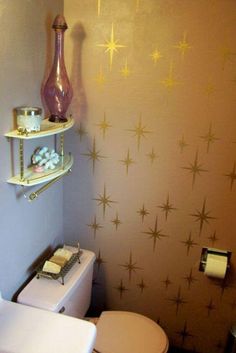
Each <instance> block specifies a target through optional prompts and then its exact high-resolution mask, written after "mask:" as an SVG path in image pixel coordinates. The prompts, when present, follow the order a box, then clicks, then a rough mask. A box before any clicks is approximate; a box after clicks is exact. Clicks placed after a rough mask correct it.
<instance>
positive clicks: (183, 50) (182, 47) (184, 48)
mask: <svg viewBox="0 0 236 353" xmlns="http://www.w3.org/2000/svg"><path fill="white" fill-rule="evenodd" d="M186 36H187V34H186V33H184V35H183V39H182V40H181V41H179V43H178V44H177V45H175V48H177V49H178V50H179V51H180V53H181V55H182V57H184V55H185V53H186V52H187V50H188V49H191V48H192V47H191V46H190V45H189V44H188V42H187V41H186Z"/></svg>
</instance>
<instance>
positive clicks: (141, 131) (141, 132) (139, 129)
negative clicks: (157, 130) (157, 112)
mask: <svg viewBox="0 0 236 353" xmlns="http://www.w3.org/2000/svg"><path fill="white" fill-rule="evenodd" d="M145 127H146V126H144V125H142V118H141V115H140V118H139V122H138V125H136V126H135V128H134V129H129V130H128V131H132V132H134V136H137V143H138V150H139V147H140V142H141V138H142V137H146V136H145V134H149V133H151V131H148V130H145Z"/></svg>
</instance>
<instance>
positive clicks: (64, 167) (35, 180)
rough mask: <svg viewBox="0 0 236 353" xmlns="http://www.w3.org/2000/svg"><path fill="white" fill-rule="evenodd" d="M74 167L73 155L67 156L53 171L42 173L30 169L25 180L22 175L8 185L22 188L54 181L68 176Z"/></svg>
mask: <svg viewBox="0 0 236 353" xmlns="http://www.w3.org/2000/svg"><path fill="white" fill-rule="evenodd" d="M72 165H73V157H72V155H71V154H68V155H65V156H64V157H63V158H61V162H60V163H59V164H58V165H57V167H56V168H55V169H53V170H47V171H45V172H42V173H35V172H33V168H32V167H29V168H27V169H25V170H24V178H23V179H21V176H20V174H18V175H16V176H13V177H12V178H10V179H8V181H7V182H8V183H10V184H15V185H22V186H33V185H38V184H41V183H44V182H46V181H50V180H53V179H55V178H57V177H59V176H62V175H63V174H67V172H68V170H70V169H71V167H72Z"/></svg>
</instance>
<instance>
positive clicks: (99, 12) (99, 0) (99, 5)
mask: <svg viewBox="0 0 236 353" xmlns="http://www.w3.org/2000/svg"><path fill="white" fill-rule="evenodd" d="M97 1H98V16H100V14H101V0H97Z"/></svg>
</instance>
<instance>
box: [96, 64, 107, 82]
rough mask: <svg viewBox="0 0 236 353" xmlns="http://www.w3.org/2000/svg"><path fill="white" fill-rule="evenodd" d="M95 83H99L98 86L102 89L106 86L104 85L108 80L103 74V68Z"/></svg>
mask: <svg viewBox="0 0 236 353" xmlns="http://www.w3.org/2000/svg"><path fill="white" fill-rule="evenodd" d="M95 81H96V82H97V84H98V85H99V86H102V87H103V86H104V84H105V82H106V78H105V75H104V73H103V70H102V67H100V70H99V73H98V74H97V76H96V77H95Z"/></svg>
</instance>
